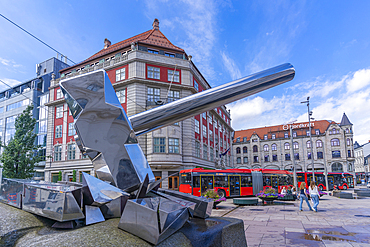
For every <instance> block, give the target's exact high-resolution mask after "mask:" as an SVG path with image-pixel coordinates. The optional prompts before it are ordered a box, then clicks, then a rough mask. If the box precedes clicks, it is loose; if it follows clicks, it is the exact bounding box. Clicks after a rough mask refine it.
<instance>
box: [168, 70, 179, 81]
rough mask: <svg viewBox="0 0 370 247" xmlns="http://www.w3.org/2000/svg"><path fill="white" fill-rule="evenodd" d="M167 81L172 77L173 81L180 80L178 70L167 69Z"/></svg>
mask: <svg viewBox="0 0 370 247" xmlns="http://www.w3.org/2000/svg"><path fill="white" fill-rule="evenodd" d="M167 75H168V81H172V77H173V82H180V71H174V70H168V73H167Z"/></svg>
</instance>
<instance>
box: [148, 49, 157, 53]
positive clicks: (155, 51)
mask: <svg viewBox="0 0 370 247" xmlns="http://www.w3.org/2000/svg"><path fill="white" fill-rule="evenodd" d="M148 52H149V53H153V54H158V51H157V50H152V49H148Z"/></svg>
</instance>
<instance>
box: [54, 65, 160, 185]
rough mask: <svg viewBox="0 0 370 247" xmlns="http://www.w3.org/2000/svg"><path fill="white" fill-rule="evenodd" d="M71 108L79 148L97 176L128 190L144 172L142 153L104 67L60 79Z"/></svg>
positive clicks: (146, 171) (151, 178)
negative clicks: (88, 158) (87, 158)
mask: <svg viewBox="0 0 370 247" xmlns="http://www.w3.org/2000/svg"><path fill="white" fill-rule="evenodd" d="M60 85H61V88H63V90H62V91H63V93H64V94H65V98H66V101H67V104H68V106H69V107H70V108H71V109H72V111H73V112H72V115H73V117H74V119H75V129H76V132H77V135H78V142H79V147H80V148H82V150H81V151H82V152H83V153H84V154H87V155H89V157H90V159H91V160H92V163H93V165H94V168H95V170H96V171H97V174H98V177H99V178H100V179H102V180H104V181H108V182H110V183H112V185H115V186H117V187H118V188H120V189H122V190H125V191H128V192H132V191H134V190H136V189H138V188H139V186H140V184H141V183H142V182H143V181H144V179H145V176H146V175H148V177H149V181H150V182H154V180H155V179H154V175H153V172H152V171H151V169H150V167H149V165H148V162H147V161H146V159H145V156H144V154H143V152H142V150H141V148H140V146H139V145H138V144H137V143H138V142H137V138H136V135H135V133H134V131H133V129H132V126H131V123H130V121H129V120H128V118H127V115H126V113H125V111H124V110H123V108H122V106H121V104H120V103H119V101H118V98H117V96H116V93H115V91H114V89H113V86H112V84H111V82H110V80H109V78H108V76H107V74H106V73H105V71H104V70H98V71H94V72H90V73H87V74H84V75H80V76H76V77H73V78H69V79H65V80H62V81H61V82H60Z"/></svg>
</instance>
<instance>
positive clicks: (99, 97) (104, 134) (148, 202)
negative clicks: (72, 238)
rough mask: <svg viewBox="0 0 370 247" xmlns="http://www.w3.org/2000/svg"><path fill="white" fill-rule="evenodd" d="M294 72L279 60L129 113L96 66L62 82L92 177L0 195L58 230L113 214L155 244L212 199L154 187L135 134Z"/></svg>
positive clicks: (9, 182)
mask: <svg viewBox="0 0 370 247" xmlns="http://www.w3.org/2000/svg"><path fill="white" fill-rule="evenodd" d="M294 74H295V71H294V68H293V66H292V65H290V64H283V65H280V66H277V67H274V68H272V69H268V70H265V71H262V72H259V73H256V74H253V75H251V76H248V77H245V78H242V79H239V80H236V81H233V82H230V83H228V84H225V85H222V86H219V87H216V88H213V89H208V90H205V91H203V92H201V93H197V94H194V95H191V96H188V97H185V98H183V99H180V100H178V101H175V102H171V103H168V104H165V105H162V106H159V107H156V108H154V109H152V110H149V111H145V112H142V113H139V114H137V115H134V116H131V117H127V115H126V113H125V111H124V110H123V108H122V106H121V104H120V102H119V101H118V98H117V96H116V94H115V91H114V89H113V86H112V84H111V82H110V81H109V78H108V76H107V74H106V73H105V71H104V70H97V71H94V72H91V73H86V74H83V75H79V76H76V77H73V78H68V79H65V80H62V81H61V82H60V86H61V89H62V92H63V93H64V97H65V99H66V102H67V104H68V106H69V109H70V111H71V114H72V116H73V118H74V119H75V123H74V125H75V126H74V127H75V129H76V133H77V135H76V136H75V140H76V142H77V145H78V147H79V148H80V150H81V152H82V153H83V154H84V155H87V156H88V157H89V158H90V159H91V161H92V164H93V166H94V169H95V172H96V174H97V175H98V178H99V179H98V178H95V177H93V176H91V175H88V174H86V173H83V182H82V185H81V184H70V183H68V182H66V183H65V184H63V185H62V184H55V183H45V182H35V181H30V180H16V179H3V180H2V182H1V184H0V185H1V189H0V201H2V202H5V203H7V204H9V205H12V206H15V207H18V208H23V209H24V210H26V211H29V212H32V213H35V214H39V215H42V216H45V217H48V218H51V219H54V220H56V221H57V223H56V224H54V226H55V227H60V228H68V227H73V226H74V225H75V223H74V222H73V220H76V219H81V218H85V223H86V225H89V224H93V223H97V222H101V221H104V220H105V219H107V218H112V217H120V218H121V219H120V222H119V225H118V227H119V228H121V229H123V230H125V231H128V232H130V233H132V234H135V235H137V236H139V237H141V238H143V239H145V240H146V241H148V242H150V243H152V244H158V243H160V242H161V241H163V240H164V239H166V238H167V237H169V236H170V235H171V234H172V233H174V232H175V231H177V230H178V229H180V228H181V227H182V226H183V225H184V224H185V222H186V220H187V219H188V218H189V217H199V218H207V217H209V216H210V214H211V211H212V206H213V201H212V200H209V199H204V198H199V197H196V196H192V195H188V194H184V193H180V192H176V191H171V190H164V189H159V190H158V184H159V183H160V182H161V181H154V180H155V179H154V175H153V172H152V171H151V169H150V167H149V165H148V162H147V160H146V158H145V156H144V153H143V151H142V149H141V147H140V146H139V144H138V141H137V137H136V136H137V135H141V134H143V133H147V132H149V131H153V130H155V129H158V128H161V127H164V126H167V125H170V124H173V123H175V122H178V121H181V120H184V119H186V118H189V117H192V116H195V115H198V114H200V113H202V112H204V111H207V110H210V109H213V108H215V107H219V106H221V105H224V104H228V103H231V102H233V101H236V100H238V99H241V98H244V97H246V96H249V95H252V94H255V93H257V92H260V91H263V90H266V89H268V88H271V87H273V86H276V85H279V84H281V83H284V82H287V81H290V80H292V79H293V77H294ZM0 181H1V180H0ZM22 197H23V198H24V199H23V200H22ZM36 198H37V199H36ZM129 198H131V199H129ZM49 202H50V203H51V204H53V206H50V205H51V204H50V203H49ZM82 211H83V212H82Z"/></svg>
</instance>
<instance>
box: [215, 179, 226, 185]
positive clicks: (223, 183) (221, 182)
mask: <svg viewBox="0 0 370 247" xmlns="http://www.w3.org/2000/svg"><path fill="white" fill-rule="evenodd" d="M215 187H227V177H225V176H217V177H215Z"/></svg>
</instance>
